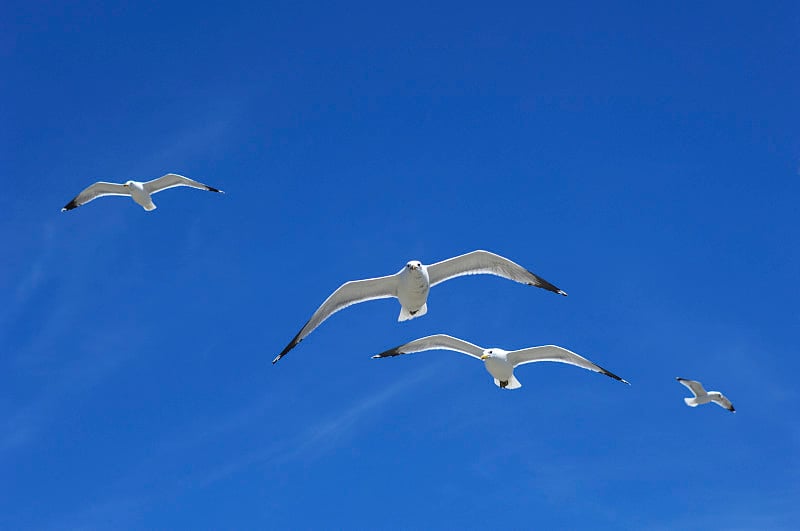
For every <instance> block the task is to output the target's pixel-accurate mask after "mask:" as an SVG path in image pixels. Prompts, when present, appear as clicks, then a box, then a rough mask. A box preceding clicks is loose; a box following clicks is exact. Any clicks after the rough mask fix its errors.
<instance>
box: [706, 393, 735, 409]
mask: <svg viewBox="0 0 800 531" xmlns="http://www.w3.org/2000/svg"><path fill="white" fill-rule="evenodd" d="M711 401H712V402H714V403H715V404H718V405H720V406H722V407H724V408H725V409H727V410H728V411H730V412H731V413H736V410H735V409H734V408H733V404H731V401H730V400H728V398H727V397H726V396H725V395H723V394H722V393H720V394H719V398H717V397H714V398H712V399H711Z"/></svg>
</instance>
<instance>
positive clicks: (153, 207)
mask: <svg viewBox="0 0 800 531" xmlns="http://www.w3.org/2000/svg"><path fill="white" fill-rule="evenodd" d="M142 208H143V209H145V210H147V211H148V212H150V211H151V210H155V209H156V204H155V203H153V202H152V201H150V204H147V205H142Z"/></svg>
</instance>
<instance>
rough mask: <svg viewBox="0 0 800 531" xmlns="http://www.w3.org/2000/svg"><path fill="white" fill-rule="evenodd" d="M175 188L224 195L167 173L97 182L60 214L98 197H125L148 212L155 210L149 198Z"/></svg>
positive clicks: (206, 186)
mask: <svg viewBox="0 0 800 531" xmlns="http://www.w3.org/2000/svg"><path fill="white" fill-rule="evenodd" d="M176 186H189V187H191V188H198V189H200V190H207V191H209V192H217V193H219V194H224V193H225V192H223V191H222V190H217V189H216V188H213V187H211V186H208V185H206V184H203V183H199V182H197V181H193V180H191V179H189V178H188V177H184V176H183V175H178V174H176V173H168V174H166V175H164V176H163V177H159V178H158V179H153V180H152V181H147V182H146V183H141V182H139V181H127V182H125V183H124V184H118V183H106V182H102V181H101V182H97V183H94V184H93V185H91V186H89V187H88V188H86V189H85V190H84V191H82V192H81V193H79V194H78V195H76V196H75V199H73V200H72V201H70V202H69V203H67V204H66V206H65V207H64V208H62V209H61V212H65V211H67V210H72V209H73V208H78V207H79V206H81V205H85V204H86V203H88V202H89V201H93V200H95V199H97V198H98V197H103V196H106V195H125V196H128V197H130V198H132V199H133V200H134V201H136V203H137V204H138V205H139V206H141V207H142V208H143V209H145V210H147V211H150V210H155V209H156V205H155V204H154V203H153V199H152V198H151V197H150V196H151V195H152V194H154V193H156V192H160V191H162V190H166V189H168V188H175V187H176Z"/></svg>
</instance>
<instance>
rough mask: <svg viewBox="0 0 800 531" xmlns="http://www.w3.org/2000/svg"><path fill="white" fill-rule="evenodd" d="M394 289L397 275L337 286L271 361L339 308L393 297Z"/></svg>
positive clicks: (277, 358) (291, 347)
mask: <svg viewBox="0 0 800 531" xmlns="http://www.w3.org/2000/svg"><path fill="white" fill-rule="evenodd" d="M396 291H397V275H389V276H387V277H378V278H368V279H365V280H351V281H350V282H345V283H344V284H342V285H341V286H339V289H337V290H336V291H334V292H333V293H331V295H330V297H328V298H327V299H325V302H323V303H322V306H320V307H319V308H317V311H316V312H314V315H312V316H311V319H309V320H308V322H307V323H306V324H305V325H304V326H303V328H301V329H300V331H299V332H298V333H297V335H296V336H294V339H292V340H291V341H290V342H289V344H288V345H286V348H284V349H283V350H282V351H281V353H280V354H278V356H277V357H276V358H275V359H274V360H272V363H276V362H277V361H278V360H279V359H281V358H282V357H284V356H285V355H286V354H287V353H288V352H289V351H290V350H292V349H293V348H294V347H295V346H297V344H298V343H300V342H301V341H302V340H303V339H304V338H305V337H306V336H307V335H308V334H310V333H311V332H312V331H313V330H314V329H315V328H316V327H318V326H319V325H321V324H322V322H323V321H324V320H325V319H327V318H328V317H330V316H331V315H333V314H335V313H336V312H338V311H339V310H344V309H345V308H347V307H348V306H352V305H353V304H356V303H359V302H364V301H371V300H374V299H385V298H388V297H395V296H396Z"/></svg>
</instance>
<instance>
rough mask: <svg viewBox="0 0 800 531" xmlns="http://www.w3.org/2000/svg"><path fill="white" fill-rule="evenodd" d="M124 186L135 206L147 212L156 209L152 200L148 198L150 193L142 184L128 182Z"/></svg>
mask: <svg viewBox="0 0 800 531" xmlns="http://www.w3.org/2000/svg"><path fill="white" fill-rule="evenodd" d="M125 186H127V187H128V191H129V192H130V194H131V197H132V198H133V200H134V201H136V204H138V205H139V206H141V207H142V208H143V209H145V210H147V211H148V212H150V211H151V210H155V209H156V205H155V203H153V198H152V197H150V193H149V192H148V191H147V190H145V188H144V183H140V182H138V181H128V182H126V183H125Z"/></svg>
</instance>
